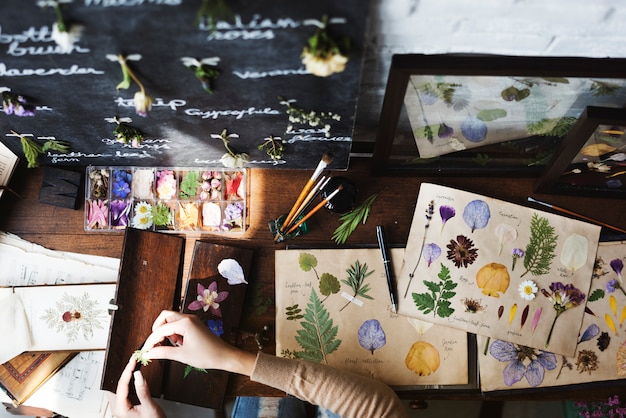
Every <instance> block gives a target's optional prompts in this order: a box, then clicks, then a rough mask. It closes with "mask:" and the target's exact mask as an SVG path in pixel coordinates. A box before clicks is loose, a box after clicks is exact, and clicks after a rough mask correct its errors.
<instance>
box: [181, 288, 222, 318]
mask: <svg viewBox="0 0 626 418" xmlns="http://www.w3.org/2000/svg"><path fill="white" fill-rule="evenodd" d="M227 297H228V292H226V291H224V292H218V291H217V282H211V284H210V285H209V287H208V288H205V287H204V286H202V285H201V284H200V283H198V296H197V297H196V300H194V301H193V302H191V303H190V304H189V306H187V308H188V309H189V310H190V311H199V310H200V309H202V310H203V311H204V312H206V311H209V312H211V313H212V314H213V315H215V316H222V311H221V310H220V304H219V302H222V301H223V300H225V299H226V298H227Z"/></svg>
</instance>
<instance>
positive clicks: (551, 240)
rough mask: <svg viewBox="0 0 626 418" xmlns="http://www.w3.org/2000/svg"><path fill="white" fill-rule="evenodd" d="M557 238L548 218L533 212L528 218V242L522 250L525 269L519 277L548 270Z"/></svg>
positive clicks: (547, 271) (545, 272) (554, 254)
mask: <svg viewBox="0 0 626 418" xmlns="http://www.w3.org/2000/svg"><path fill="white" fill-rule="evenodd" d="M558 238H559V236H558V235H557V234H556V233H555V229H554V227H552V226H551V225H550V223H549V222H548V218H544V217H540V216H539V215H537V213H533V216H532V218H531V219H530V242H529V243H528V245H527V246H526V251H525V252H524V268H525V269H526V270H525V271H524V273H522V275H521V276H520V277H523V276H524V275H525V274H527V273H531V274H532V275H533V276H540V275H542V274H547V273H549V272H550V265H551V263H552V259H554V257H555V256H556V253H555V249H556V244H557V239H558Z"/></svg>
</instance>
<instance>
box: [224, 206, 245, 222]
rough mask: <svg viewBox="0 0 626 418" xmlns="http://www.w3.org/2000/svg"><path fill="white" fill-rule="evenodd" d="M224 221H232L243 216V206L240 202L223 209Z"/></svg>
mask: <svg viewBox="0 0 626 418" xmlns="http://www.w3.org/2000/svg"><path fill="white" fill-rule="evenodd" d="M224 216H225V217H226V220H229V221H232V220H236V219H240V218H241V217H242V216H243V204H242V203H241V202H236V203H231V204H229V205H228V206H226V209H224Z"/></svg>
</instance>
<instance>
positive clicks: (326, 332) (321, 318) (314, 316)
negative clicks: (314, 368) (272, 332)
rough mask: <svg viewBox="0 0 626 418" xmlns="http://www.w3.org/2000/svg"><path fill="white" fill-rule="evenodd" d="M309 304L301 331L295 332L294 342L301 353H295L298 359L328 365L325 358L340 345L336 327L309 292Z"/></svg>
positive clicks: (313, 292)
mask: <svg viewBox="0 0 626 418" xmlns="http://www.w3.org/2000/svg"><path fill="white" fill-rule="evenodd" d="M309 301H310V303H308V304H307V307H306V310H305V313H304V321H302V322H300V325H301V326H302V329H299V330H298V331H297V332H296V337H295V339H296V342H297V343H298V344H299V345H300V347H302V351H298V352H296V356H297V357H298V358H302V359H305V360H309V361H313V362H316V363H321V362H322V361H323V362H324V363H326V364H328V360H327V356H328V355H329V354H331V353H332V352H334V351H336V350H337V349H338V348H339V345H340V344H341V340H338V339H337V329H338V327H337V326H334V325H333V320H332V319H331V318H330V316H329V314H328V311H327V310H326V309H325V308H324V305H323V304H322V302H321V301H320V299H319V297H318V296H317V294H316V293H315V290H311V297H310V298H309Z"/></svg>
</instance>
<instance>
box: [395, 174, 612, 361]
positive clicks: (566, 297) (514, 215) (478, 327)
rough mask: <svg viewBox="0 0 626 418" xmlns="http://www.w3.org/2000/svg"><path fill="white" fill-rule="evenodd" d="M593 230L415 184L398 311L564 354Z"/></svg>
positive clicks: (572, 342)
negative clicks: (419, 186) (412, 215)
mask: <svg viewBox="0 0 626 418" xmlns="http://www.w3.org/2000/svg"><path fill="white" fill-rule="evenodd" d="M599 234H600V227H598V226H596V225H592V224H589V223H585V222H581V221H578V220H574V219H570V218H566V217H564V216H561V215H555V214H551V213H547V212H542V211H539V210H536V209H533V208H528V207H525V206H521V205H517V204H513V203H509V202H505V201H502V200H498V199H493V198H490V197H486V196H482V195H478V194H475V193H469V192H465V191H462V190H457V189H454V188H450V187H445V186H439V185H435V184H429V183H423V184H422V185H421V188H420V192H419V196H418V200H417V205H416V208H415V214H414V217H413V223H412V225H411V230H410V232H409V237H408V242H407V248H406V253H405V257H404V265H403V268H402V272H401V274H400V275H399V276H398V296H399V302H398V312H399V313H400V314H402V315H407V316H411V317H415V318H419V319H422V320H426V321H432V322H433V323H436V324H441V325H446V326H449V327H453V328H458V329H462V330H464V331H468V332H471V333H475V334H479V335H484V336H487V337H491V338H492V339H502V340H505V341H511V342H513V343H520V344H525V345H528V346H530V347H534V348H538V349H547V350H550V351H552V352H556V353H560V354H564V355H568V356H571V355H573V354H574V351H575V349H576V337H577V335H578V330H579V329H580V326H581V323H582V319H583V314H584V306H585V302H586V300H587V299H586V298H587V295H588V291H589V286H590V284H591V274H592V271H593V265H594V259H595V253H596V249H597V246H598V239H599Z"/></svg>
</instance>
